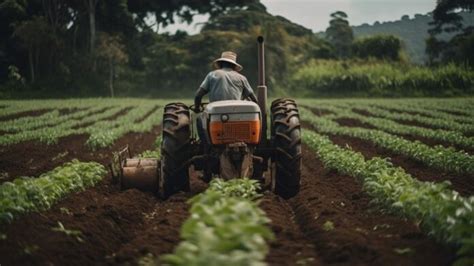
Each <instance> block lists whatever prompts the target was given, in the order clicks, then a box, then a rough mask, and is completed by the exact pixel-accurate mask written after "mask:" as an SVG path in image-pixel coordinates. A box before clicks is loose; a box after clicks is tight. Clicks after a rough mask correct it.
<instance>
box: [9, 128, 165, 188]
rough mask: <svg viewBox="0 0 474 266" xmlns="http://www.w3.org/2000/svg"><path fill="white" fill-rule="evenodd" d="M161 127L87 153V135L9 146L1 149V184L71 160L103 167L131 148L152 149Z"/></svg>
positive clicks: (38, 172)
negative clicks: (94, 163)
mask: <svg viewBox="0 0 474 266" xmlns="http://www.w3.org/2000/svg"><path fill="white" fill-rule="evenodd" d="M160 132H161V127H160V126H156V127H154V128H153V130H152V131H151V132H148V133H128V134H125V135H124V136H122V137H121V138H119V139H118V140H117V141H116V142H115V143H114V145H113V146H111V147H108V148H103V149H99V150H97V151H92V150H90V149H89V148H88V147H87V146H86V145H85V143H86V141H87V139H88V137H89V136H88V135H86V134H81V135H69V136H67V137H63V138H60V139H59V140H58V143H57V144H54V145H46V144H42V143H40V142H37V141H26V142H21V143H18V144H15V145H11V146H2V147H0V173H4V174H3V179H0V183H2V182H5V181H11V180H13V179H15V178H17V177H18V176H38V175H40V174H42V173H44V172H47V171H49V170H52V169H54V168H55V167H57V166H59V165H62V164H63V163H65V162H69V161H71V160H72V159H78V160H80V161H86V162H87V161H96V162H99V163H102V164H104V165H106V164H107V163H109V160H110V158H111V154H112V152H115V151H118V150H120V149H122V148H123V147H125V146H126V145H129V146H130V149H131V151H132V153H133V154H138V153H140V152H141V151H144V150H147V149H153V148H154V147H153V145H154V143H155V140H156V137H157V136H158V135H159V134H160Z"/></svg>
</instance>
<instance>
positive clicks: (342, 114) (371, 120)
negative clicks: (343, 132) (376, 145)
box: [324, 104, 474, 149]
mask: <svg viewBox="0 0 474 266" xmlns="http://www.w3.org/2000/svg"><path fill="white" fill-rule="evenodd" d="M374 105H375V106H377V105H378V107H380V108H374V107H367V106H362V105H360V106H359V105H356V106H354V107H356V108H357V110H359V111H360V110H363V111H365V112H368V113H370V114H371V115H373V116H376V117H372V116H365V115H360V114H357V113H354V112H353V111H351V110H350V109H339V110H338V111H335V109H332V110H331V111H332V112H335V114H331V115H326V116H325V117H324V118H326V119H331V120H335V119H341V118H344V119H355V120H358V121H360V122H362V123H365V124H368V125H371V126H373V127H375V128H377V129H379V130H382V131H384V132H388V133H393V134H397V135H412V136H420V137H423V138H427V139H432V140H438V141H443V142H446V143H450V144H455V145H459V146H461V147H463V148H467V149H474V138H472V137H466V136H464V134H463V133H461V132H458V130H459V129H461V128H465V129H469V124H467V125H465V126H464V125H462V124H457V123H456V122H454V121H453V120H454V119H456V118H463V119H466V121H465V123H470V122H473V121H472V118H469V117H458V116H451V115H446V113H443V114H444V115H446V116H445V117H444V118H443V119H437V118H429V117H426V116H420V115H412V114H408V113H404V112H406V111H411V112H418V110H420V111H421V110H424V109H421V108H412V109H410V108H407V107H406V106H403V107H400V106H398V107H397V106H395V105H386V104H383V105H382V104H374ZM382 107H385V108H390V109H392V110H397V111H399V112H401V113H400V114H397V115H396V114H394V113H391V112H388V111H386V110H385V109H381V108H382ZM424 111H425V112H436V111H427V110H424ZM438 113H441V112H438ZM378 117H382V118H378ZM417 118H419V120H421V121H425V123H426V122H428V121H429V122H431V123H430V124H429V125H433V123H436V124H438V125H440V124H442V125H444V126H445V127H447V128H449V130H443V129H430V128H423V127H418V126H408V125H404V124H401V123H398V122H396V121H400V120H402V121H419V120H417ZM392 119H393V120H392ZM467 120H471V121H467ZM441 121H443V122H444V123H442V122H441ZM449 125H454V127H449ZM470 125H471V127H470V131H472V132H474V127H473V125H472V124H470ZM456 126H457V127H456ZM470 131H466V132H470Z"/></svg>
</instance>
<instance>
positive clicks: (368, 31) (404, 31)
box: [352, 12, 474, 64]
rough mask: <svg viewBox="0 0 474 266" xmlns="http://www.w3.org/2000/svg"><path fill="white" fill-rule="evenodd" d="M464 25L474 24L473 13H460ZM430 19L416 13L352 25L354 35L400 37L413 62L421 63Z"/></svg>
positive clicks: (424, 59) (423, 59)
mask: <svg viewBox="0 0 474 266" xmlns="http://www.w3.org/2000/svg"><path fill="white" fill-rule="evenodd" d="M462 17H463V19H464V20H463V23H464V25H465V26H474V14H472V13H468V12H464V13H463V14H462ZM431 21H432V17H431V15H430V14H426V15H421V14H416V15H415V16H414V17H412V18H410V17H409V16H408V15H405V16H403V17H402V18H401V19H400V20H397V21H390V22H378V21H376V22H375V23H374V24H372V25H369V24H367V23H366V24H362V25H360V26H353V27H352V28H353V30H354V35H355V36H356V37H362V36H370V35H375V34H393V35H396V36H399V37H400V38H402V40H403V41H404V42H405V46H406V51H407V53H408V55H409V57H410V59H411V61H412V62H413V63H418V64H422V63H424V62H425V61H426V59H427V57H426V54H425V47H426V45H425V40H426V38H428V30H429V29H430V27H431V26H430V25H429V23H430V22H431ZM453 35H454V34H446V33H444V34H442V35H441V38H442V39H449V38H451V37H452V36H453Z"/></svg>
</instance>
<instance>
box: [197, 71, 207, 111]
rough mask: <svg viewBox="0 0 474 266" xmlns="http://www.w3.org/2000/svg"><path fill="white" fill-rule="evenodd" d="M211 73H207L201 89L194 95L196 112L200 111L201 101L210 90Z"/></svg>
mask: <svg viewBox="0 0 474 266" xmlns="http://www.w3.org/2000/svg"><path fill="white" fill-rule="evenodd" d="M210 74H211V73H209V74H207V76H206V77H205V78H204V80H203V81H202V83H201V86H199V89H198V90H197V91H196V95H195V96H194V110H193V111H194V112H195V113H198V112H199V111H200V110H199V108H200V107H201V101H202V97H204V95H206V94H207V93H208V92H209V76H210Z"/></svg>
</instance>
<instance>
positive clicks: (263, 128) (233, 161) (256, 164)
mask: <svg viewBox="0 0 474 266" xmlns="http://www.w3.org/2000/svg"><path fill="white" fill-rule="evenodd" d="M258 52H259V53H258V55H259V56H258V77H259V78H258V80H259V82H258V87H257V98H258V103H254V102H251V101H245V100H238V101H235V100H233V101H218V102H213V103H209V104H203V105H202V106H201V110H203V113H202V114H201V118H202V123H203V125H202V127H203V128H204V131H205V134H204V135H205V136H206V139H205V140H202V139H199V138H198V137H197V136H196V134H195V130H194V127H195V126H194V125H193V123H192V121H193V119H192V116H191V115H192V114H191V112H190V110H191V109H192V110H194V108H192V106H187V105H185V104H183V103H170V104H167V105H166V106H165V108H164V114H163V125H162V143H161V159H160V158H142V159H136V158H124V156H123V155H124V152H121V153H120V154H119V158H120V159H119V163H120V165H119V168H118V171H112V172H116V173H115V174H114V176H116V177H117V179H118V180H119V183H120V186H121V188H122V189H129V188H137V189H140V190H143V191H150V192H153V193H155V194H157V195H158V196H160V197H162V198H167V197H169V196H170V195H172V194H173V193H176V192H179V191H188V190H189V189H190V182H189V170H190V167H191V166H193V167H194V170H195V171H202V173H203V179H204V180H205V181H210V180H211V179H212V178H213V177H220V178H223V179H231V178H242V177H248V178H252V179H257V180H259V181H261V182H262V183H265V179H264V173H265V172H267V170H270V181H269V182H266V183H269V185H268V187H269V188H270V189H271V190H272V191H273V192H274V193H276V194H278V195H280V196H282V197H283V198H290V197H293V196H295V195H296V194H297V193H298V191H299V188H300V175H301V139H300V137H301V136H300V135H301V129H300V120H299V114H298V107H297V105H296V103H295V101H294V100H292V99H277V100H274V101H273V102H272V104H271V107H270V118H271V119H270V121H271V123H270V129H271V130H270V132H271V133H270V134H271V135H270V138H268V136H267V87H266V86H265V62H264V42H263V38H262V37H259V38H258Z"/></svg>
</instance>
